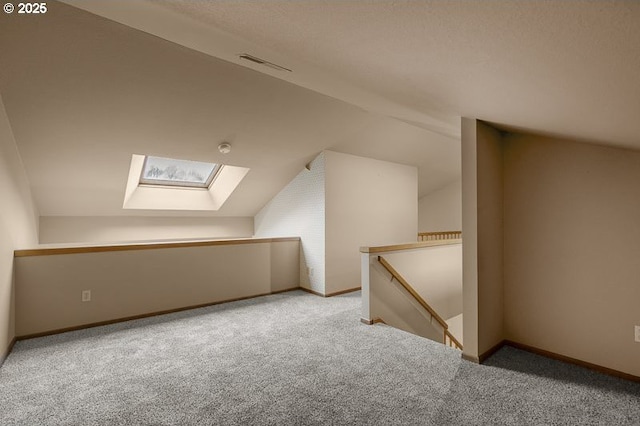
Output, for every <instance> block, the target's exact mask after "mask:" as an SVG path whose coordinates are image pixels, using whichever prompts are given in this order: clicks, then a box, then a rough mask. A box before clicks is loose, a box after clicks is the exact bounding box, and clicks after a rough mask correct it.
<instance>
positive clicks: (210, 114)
mask: <svg viewBox="0 0 640 426" xmlns="http://www.w3.org/2000/svg"><path fill="white" fill-rule="evenodd" d="M65 3H67V4H65ZM65 3H58V2H48V4H49V11H48V13H47V14H46V15H41V16H38V17H36V16H28V17H27V16H18V15H11V16H8V15H5V14H3V15H2V16H0V58H2V60H1V61H0V92H1V93H2V98H3V101H4V103H5V106H6V109H7V113H8V115H9V119H10V121H11V124H12V128H13V131H14V134H15V136H16V140H17V143H18V146H19V149H20V152H21V155H22V158H23V161H24V163H25V167H26V169H27V174H28V176H29V178H30V180H31V184H32V187H33V193H34V197H35V199H36V202H37V204H38V207H39V208H40V211H41V214H43V215H118V214H131V212H126V213H123V212H122V210H121V205H122V196H123V192H124V186H125V183H126V174H127V171H128V166H129V160H130V158H131V154H152V155H161V156H173V157H178V158H191V159H199V160H204V161H206V160H210V161H224V162H227V163H230V164H236V165H240V166H246V167H250V168H251V172H250V173H249V175H248V176H247V178H246V180H245V182H243V184H242V185H241V186H240V188H239V189H238V190H237V191H236V193H234V194H233V195H232V197H231V198H230V199H229V201H228V202H227V203H226V204H225V205H224V206H223V208H222V209H221V210H220V212H218V213H215V214H218V215H225V216H235V215H239V216H248V215H253V214H255V212H256V211H257V210H258V209H259V208H260V207H261V206H262V205H264V203H266V202H267V201H268V200H269V199H270V198H271V197H272V196H273V195H274V194H275V193H277V191H279V190H280V189H281V188H282V187H283V186H284V185H285V184H286V183H287V182H288V181H289V180H290V179H291V178H292V177H293V176H295V174H296V173H297V172H298V171H299V170H300V169H301V168H302V167H303V166H304V164H305V163H306V162H307V161H309V160H310V159H311V158H313V156H315V155H316V154H317V153H318V152H319V151H321V150H323V149H333V150H336V151H341V152H346V153H352V154H356V155H363V156H369V157H373V158H379V159H383V160H388V161H395V162H400V163H404V164H412V165H415V166H418V167H419V171H420V173H419V175H420V193H421V195H422V194H425V193H427V192H429V191H430V190H433V189H436V188H438V187H439V186H442V185H443V184H445V183H447V182H449V181H450V180H452V179H455V178H456V176H458V175H459V173H460V169H459V167H460V164H459V153H460V146H459V141H458V137H459V117H460V116H468V117H476V118H479V119H483V120H487V121H490V122H493V123H495V124H497V125H499V126H502V127H503V128H505V129H526V130H528V131H533V132H538V133H545V134H551V135H557V136H561V137H568V138H573V139H578V140H584V141H588V142H595V143H599V144H610V145H615V146H623V147H630V148H634V149H640V77H639V76H640V73H638V69H640V25H638V24H637V23H638V22H640V2H637V1H622V0H620V1H598V2H596V1H577V0H565V1H561V2H560V1H557V2H556V1H515V0H486V1H481V2H479V1H467V0H459V1H456V0H421V1H397V0H394V1H391V0H389V1H386V0H382V1H364V0H363V1H337V0H336V1H321V0H309V1H303V2H299V1H248V0H243V1H239V0H238V1H215V2H211V1H194V0H153V1H147V0H145V1H142V0H140V1H129V0H110V1H99V0H66V1H65ZM72 6H73V7H72ZM82 9H84V10H82ZM89 12H90V13H89ZM241 53H249V54H252V55H255V56H258V57H261V58H264V59H266V60H268V61H271V62H274V63H277V64H279V65H282V66H284V67H286V68H290V69H292V70H293V72H285V71H277V70H273V69H271V68H266V67H264V66H260V65H256V64H253V63H251V62H247V61H244V60H241V59H239V57H238V55H239V54H241ZM223 140H226V141H230V142H231V143H232V144H233V146H234V149H233V151H232V152H231V153H230V154H228V155H227V156H225V157H224V159H223V158H222V157H221V154H219V153H218V152H217V150H216V146H217V145H218V143H220V142H222V141H223ZM139 214H152V213H151V212H140V213H139ZM162 214H169V213H162ZM194 214H197V213H194ZM207 214H209V213H207Z"/></svg>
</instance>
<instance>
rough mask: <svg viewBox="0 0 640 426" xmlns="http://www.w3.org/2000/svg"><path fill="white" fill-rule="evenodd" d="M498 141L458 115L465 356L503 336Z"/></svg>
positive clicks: (493, 132) (489, 131)
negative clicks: (460, 120) (460, 159)
mask: <svg viewBox="0 0 640 426" xmlns="http://www.w3.org/2000/svg"><path fill="white" fill-rule="evenodd" d="M502 192H503V176H502V141H501V137H500V134H499V133H498V132H497V131H496V130H495V129H493V128H491V127H490V126H488V125H486V124H485V123H482V122H480V121H477V120H475V119H469V118H463V119H462V197H463V198H462V208H463V213H462V234H463V236H464V237H463V254H462V259H463V308H464V317H463V328H464V354H465V356H466V357H467V358H470V359H474V360H476V361H477V360H478V357H479V356H480V355H481V354H483V353H484V352H486V351H487V350H489V349H491V348H492V347H493V346H494V345H496V344H499V343H500V342H501V341H502V340H503V339H504V335H503V301H502V298H503V276H502V273H503V259H502V256H503V230H502V220H503V213H502V208H503V206H502V198H503V194H502Z"/></svg>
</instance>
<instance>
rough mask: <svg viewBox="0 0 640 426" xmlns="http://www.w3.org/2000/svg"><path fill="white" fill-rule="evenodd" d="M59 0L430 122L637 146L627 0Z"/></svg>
mask: <svg viewBox="0 0 640 426" xmlns="http://www.w3.org/2000/svg"><path fill="white" fill-rule="evenodd" d="M65 1H68V2H70V3H73V4H78V5H79V6H80V7H85V8H88V9H90V10H94V11H96V13H102V14H104V15H105V16H110V17H111V18H113V19H116V20H120V21H121V22H126V23H127V24H128V25H132V26H136V27H138V28H142V29H144V30H145V31H148V32H150V33H153V34H156V35H158V36H160V37H164V38H167V39H171V40H175V41H176V42H178V43H183V44H185V45H189V46H191V47H193V48H194V49H199V50H201V51H204V52H207V53H209V54H212V55H215V56H218V57H220V58H223V59H226V60H229V61H236V62H238V58H237V54H238V53H242V52H243V50H245V49H250V51H251V52H253V53H255V54H256V55H257V56H261V57H264V58H265V59H268V60H271V61H272V62H276V63H279V64H282V65H284V66H287V67H288V68H292V69H294V71H295V72H294V73H290V74H277V73H276V72H274V73H272V74H273V75H278V76H279V78H283V79H286V80H289V81H292V82H295V83H296V84H299V85H302V86H304V87H308V88H312V89H313V90H316V91H318V92H320V93H325V94H328V95H330V96H333V97H336V98H338V99H342V100H346V101H348V102H351V103H353V104H356V105H361V106H362V107H363V108H366V109H367V110H370V111H376V112H378V113H382V114H385V115H389V116H396V117H399V118H401V119H403V120H405V121H407V122H412V123H415V124H416V125H420V126H423V127H425V128H429V129H432V130H435V131H439V132H442V133H447V134H456V132H458V131H459V121H458V117H460V116H467V117H475V118H479V119H482V120H486V121H489V122H492V123H498V124H500V125H503V126H507V127H513V128H522V129H528V130H531V131H534V132H538V133H547V134H552V135H557V136H561V137H568V138H573V139H578V140H584V141H590V142H595V143H599V144H610V145H616V146H624V147H630V148H635V149H640V136H639V135H640V119H639V117H640V72H638V70H639V69H640V24H639V23H640V1H637V0H598V1H591V0H561V1H554V0H532V1H520V0H482V1H477V0H358V1H343V0H308V1H291V0H269V1H263V0H242V1H202V0H145V1H138V2H130V1H127V0H112V1H109V2H99V1H91V0H65ZM189 20H190V21H189ZM187 22H191V23H189V24H188V23H187ZM194 23H195V24H194ZM197 24H200V26H198V25H197ZM213 32H215V34H216V36H215V37H214V36H212V34H214V33H213ZM264 72H269V71H266V70H265V71H264Z"/></svg>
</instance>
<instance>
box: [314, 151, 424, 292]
mask: <svg viewBox="0 0 640 426" xmlns="http://www.w3.org/2000/svg"><path fill="white" fill-rule="evenodd" d="M325 167H326V182H325V191H326V194H325V196H326V206H325V211H326V218H325V220H326V222H325V229H326V231H325V232H326V270H325V271H326V272H325V273H326V287H325V292H326V293H328V294H330V293H334V292H337V291H341V290H345V289H350V288H355V287H359V286H360V251H359V249H360V247H362V246H380V245H388V244H396V243H406V242H411V241H415V240H416V235H417V232H418V230H417V225H418V171H417V169H416V168H415V167H412V166H405V165H401V164H396V163H390V162H387V161H379V160H373V159H370V158H364V157H358V156H354V155H348V154H341V153H337V152H332V151H325Z"/></svg>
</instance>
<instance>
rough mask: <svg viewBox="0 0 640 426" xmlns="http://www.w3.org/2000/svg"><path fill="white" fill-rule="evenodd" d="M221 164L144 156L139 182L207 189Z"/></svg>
mask: <svg viewBox="0 0 640 426" xmlns="http://www.w3.org/2000/svg"><path fill="white" fill-rule="evenodd" d="M221 168H222V165H221V164H216V163H203V162H200V161H189V160H176V159H173V158H164V157H152V156H146V157H145V160H144V166H143V168H142V173H141V175H140V184H144V185H160V186H172V187H178V188H185V187H188V188H203V189H207V188H209V186H210V185H211V182H213V179H214V178H215V177H216V175H217V174H218V172H219V171H220V169H221Z"/></svg>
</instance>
